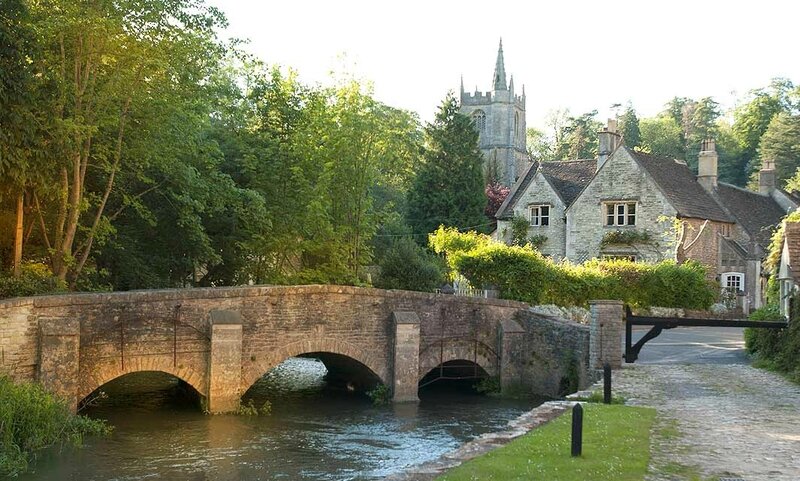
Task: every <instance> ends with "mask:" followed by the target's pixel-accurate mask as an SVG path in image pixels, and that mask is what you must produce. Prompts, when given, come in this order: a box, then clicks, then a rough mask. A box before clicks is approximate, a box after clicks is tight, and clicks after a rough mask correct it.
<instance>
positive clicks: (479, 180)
mask: <svg viewBox="0 0 800 481" xmlns="http://www.w3.org/2000/svg"><path fill="white" fill-rule="evenodd" d="M458 110H459V106H458V101H457V100H456V99H455V97H454V96H453V94H452V92H451V93H448V95H447V97H446V98H445V100H444V102H442V105H441V107H440V108H439V111H438V112H437V113H436V118H435V120H434V121H433V123H431V124H428V126H427V127H426V128H425V149H424V153H423V162H422V164H421V165H420V167H419V169H418V171H417V176H416V178H415V179H414V181H413V183H412V185H411V189H410V190H409V193H408V223H409V225H410V226H412V228H413V230H414V232H415V233H429V232H433V231H434V230H436V229H437V228H438V227H439V226H440V225H445V226H451V227H457V228H460V229H484V228H485V227H486V225H487V224H488V223H487V221H486V217H485V216H484V213H483V210H484V208H485V206H486V195H485V194H484V179H483V172H482V163H483V159H482V157H481V151H480V150H479V148H478V132H477V131H476V130H475V129H474V128H473V126H472V121H471V120H470V119H469V118H468V117H466V116H464V115H462V114H460V113H459V111H458Z"/></svg>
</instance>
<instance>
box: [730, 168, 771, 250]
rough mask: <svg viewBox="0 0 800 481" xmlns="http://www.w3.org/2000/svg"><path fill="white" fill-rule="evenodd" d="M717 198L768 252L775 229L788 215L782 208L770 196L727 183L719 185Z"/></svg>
mask: <svg viewBox="0 0 800 481" xmlns="http://www.w3.org/2000/svg"><path fill="white" fill-rule="evenodd" d="M717 198H718V199H719V202H720V203H721V204H722V206H723V207H725V209H727V211H728V212H730V214H731V215H732V216H733V217H734V218H735V219H736V222H737V223H738V224H739V225H741V226H742V227H743V228H744V230H746V231H747V233H748V234H750V236H752V237H753V240H755V241H756V242H757V243H758V245H760V246H761V247H762V248H763V249H764V250H765V251H766V250H768V249H769V243H770V239H772V231H773V229H774V228H775V227H777V226H778V224H780V223H781V220H782V219H783V217H784V216H785V215H786V212H785V211H784V210H783V209H782V208H781V206H780V205H778V203H777V202H775V200H773V199H772V197H770V196H768V195H761V194H759V193H758V192H753V191H751V190H746V189H742V188H741V187H736V186H734V185H730V184H725V183H720V184H718V185H717Z"/></svg>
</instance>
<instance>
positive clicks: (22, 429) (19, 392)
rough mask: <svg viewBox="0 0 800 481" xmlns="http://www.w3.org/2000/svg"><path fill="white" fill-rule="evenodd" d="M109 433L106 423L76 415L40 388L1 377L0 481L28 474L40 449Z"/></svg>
mask: <svg viewBox="0 0 800 481" xmlns="http://www.w3.org/2000/svg"><path fill="white" fill-rule="evenodd" d="M109 431H110V428H109V427H108V426H107V425H106V424H105V423H104V422H102V421H97V420H93V419H89V418H87V417H85V416H76V415H74V414H72V413H71V412H70V410H69V408H68V407H67V405H66V403H65V402H63V401H61V400H59V399H56V398H55V397H53V396H52V395H50V394H49V393H47V392H45V391H44V390H43V389H42V388H41V387H39V386H38V385H36V384H28V383H19V384H18V383H14V382H12V381H11V380H10V379H8V378H7V377H2V376H0V478H2V477H4V476H13V475H16V474H19V473H21V472H23V471H25V470H26V469H27V468H28V463H30V461H31V460H32V459H33V457H34V456H35V453H36V451H38V450H40V449H44V448H46V447H48V446H52V445H55V444H59V443H65V444H80V443H81V441H82V440H83V437H84V436H86V435H97V434H107V433H108V432H109Z"/></svg>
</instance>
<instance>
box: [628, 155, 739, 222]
mask: <svg viewBox="0 0 800 481" xmlns="http://www.w3.org/2000/svg"><path fill="white" fill-rule="evenodd" d="M622 148H623V149H625V150H626V151H627V152H628V153H629V154H630V155H631V157H633V159H634V160H635V161H636V162H637V163H638V164H639V165H641V166H642V168H643V169H644V170H645V171H646V172H647V173H648V174H649V175H650V178H651V179H653V181H654V182H655V183H656V185H657V186H658V188H659V189H660V190H661V192H662V193H663V194H664V196H665V197H666V198H667V200H668V201H669V203H670V204H671V205H672V207H674V208H675V210H676V211H677V212H678V216H679V217H692V218H696V219H709V220H713V221H719V222H730V223H733V222H734V220H733V219H731V217H730V216H729V215H728V214H726V213H725V211H724V210H723V209H722V207H720V206H719V204H717V202H716V201H715V200H714V198H713V197H712V196H711V194H709V193H708V192H707V191H706V190H705V189H704V188H703V186H702V185H700V183H699V182H697V178H696V177H695V175H694V173H692V171H691V170H690V169H689V167H688V166H687V165H686V164H685V163H683V162H679V161H677V160H675V159H669V158H666V157H658V156H655V155H650V154H645V153H643V152H636V151H634V150H631V149H629V148H627V147H622Z"/></svg>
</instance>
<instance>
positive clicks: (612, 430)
mask: <svg viewBox="0 0 800 481" xmlns="http://www.w3.org/2000/svg"><path fill="white" fill-rule="evenodd" d="M583 407H584V414H583V429H584V431H583V455H582V456H580V457H577V458H573V457H571V456H570V426H571V422H572V416H571V414H570V413H567V414H565V415H563V416H560V417H559V418H557V419H555V420H553V421H551V422H550V423H548V424H546V425H544V426H542V427H540V428H538V429H536V430H534V431H531V432H530V433H528V434H526V435H525V436H522V437H520V438H518V439H515V440H514V441H512V442H511V443H509V444H508V445H507V446H503V447H501V448H498V449H496V450H494V451H491V452H489V453H487V454H485V455H483V456H480V457H478V458H475V459H473V460H471V461H468V462H466V463H464V464H462V465H461V466H458V467H456V468H454V469H453V470H451V471H449V472H448V473H446V474H444V475H443V476H441V477H439V478H437V480H438V481H462V480H463V481H467V480H469V481H472V480H508V481H513V480H526V481H527V480H531V479H542V480H548V481H587V480H605V479H609V480H610V479H613V480H615V481H632V480H636V481H640V480H642V479H644V475H645V473H646V472H647V465H648V462H649V461H650V428H651V427H652V425H653V422H654V420H655V416H656V411H655V409H651V408H642V407H632V406H620V405H613V404H612V405H605V404H586V405H584V406H583Z"/></svg>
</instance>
